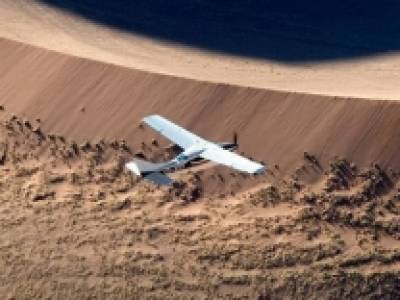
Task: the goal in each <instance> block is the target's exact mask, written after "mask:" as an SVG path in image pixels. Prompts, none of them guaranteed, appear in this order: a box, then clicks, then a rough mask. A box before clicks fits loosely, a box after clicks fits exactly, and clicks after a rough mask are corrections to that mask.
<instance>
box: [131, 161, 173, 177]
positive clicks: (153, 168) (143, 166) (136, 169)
mask: <svg viewBox="0 0 400 300" xmlns="http://www.w3.org/2000/svg"><path fill="white" fill-rule="evenodd" d="M166 165H167V163H152V162H149V161H145V160H142V159H138V158H135V159H134V160H133V161H130V162H128V163H127V164H126V165H125V166H126V167H127V168H128V170H130V171H131V172H133V173H135V174H136V175H138V176H140V175H146V174H147V173H152V172H158V171H160V170H161V169H162V168H163V167H165V166H166Z"/></svg>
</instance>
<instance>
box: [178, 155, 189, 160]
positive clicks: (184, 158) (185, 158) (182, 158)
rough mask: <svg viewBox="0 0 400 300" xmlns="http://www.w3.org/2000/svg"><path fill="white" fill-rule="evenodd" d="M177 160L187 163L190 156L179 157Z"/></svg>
mask: <svg viewBox="0 0 400 300" xmlns="http://www.w3.org/2000/svg"><path fill="white" fill-rule="evenodd" d="M177 159H178V161H185V160H188V159H189V156H187V155H179V156H178V157H177Z"/></svg>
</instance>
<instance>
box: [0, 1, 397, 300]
mask: <svg viewBox="0 0 400 300" xmlns="http://www.w3.org/2000/svg"><path fill="white" fill-rule="evenodd" d="M0 16H1V17H2V22H0V36H2V37H6V38H0V57H1V59H0V120H1V123H0V270H2V271H3V272H1V274H0V295H1V296H2V297H4V298H7V297H8V298H17V299H19V298H27V297H28V298H56V299H68V298H88V299H89V298H91V299H93V298H100V299H101V298H111V299H113V298H115V299H125V298H131V297H132V295H135V296H138V297H142V296H147V297H150V298H151V297H153V298H161V299H167V298H177V297H178V296H181V297H182V298H184V297H188V296H192V297H195V298H207V297H208V298H215V297H220V298H227V299H232V298H233V297H242V298H244V297H248V298H250V299H254V298H257V297H259V296H261V297H264V296H265V298H266V299H269V296H270V297H272V298H277V299H280V298H283V299H285V298H288V297H289V298H301V297H303V298H309V299H321V298H334V299H337V298H351V299H355V298H368V297H369V298H374V297H375V298H385V297H386V298H387V299H393V298H396V297H397V298H398V297H399V285H400V282H399V278H400V277H399V262H400V254H399V250H398V249H399V239H400V225H399V213H400V202H399V201H400V200H399V199H400V195H399V188H400V175H399V172H398V170H399V169H400V159H399V158H398V155H397V154H398V149H399V145H400V136H399V134H398V128H399V125H400V118H399V116H400V105H399V102H397V101H382V100H381V101H372V100H375V99H377V98H381V97H383V98H390V99H399V95H400V92H399V89H398V85H397V84H395V83H396V81H397V79H398V72H397V61H398V58H397V55H393V56H390V57H389V56H387V57H380V58H378V57H377V58H373V59H369V60H368V62H362V61H359V62H355V61H352V62H346V63H335V64H333V65H318V64H316V65H313V66H307V67H305V66H297V67H293V66H291V67H289V66H280V65H276V64H274V63H271V62H254V61H253V62H252V61H247V60H243V59H238V58H230V57H218V56H216V55H210V54H206V53H201V52H199V51H197V50H193V49H182V48H179V47H177V46H171V45H167V44H160V43H159V42H155V41H150V40H146V39H144V38H139V37H135V36H127V35H125V34H123V33H117V32H113V31H111V30H109V29H105V28H101V29H100V28H98V27H97V26H94V25H92V24H86V23H85V22H84V21H82V20H78V19H77V18H76V17H73V16H68V15H66V14H61V13H59V12H56V11H54V10H51V9H49V8H46V7H44V6H40V5H38V4H36V3H35V2H33V1H22V0H17V1H11V0H4V1H1V2H0ZM3 21H4V22H3ZM111 38H112V40H113V43H109V39H111ZM15 40H20V41H23V42H24V43H20V42H16V41H15ZM30 44H34V45H38V46H41V47H35V46H32V45H30ZM44 48H51V49H56V50H60V51H62V52H65V53H59V52H54V51H49V50H46V49H44ZM69 54H75V55H76V56H71V55H69ZM77 56H79V57H77ZM81 56H83V57H89V58H92V60H89V59H86V58H81ZM111 63H113V64H111ZM389 65H390V66H391V67H393V68H389ZM140 69H143V70H140ZM377 69H378V70H383V72H376V70H377ZM154 71H156V72H154ZM159 73H174V74H178V75H180V77H177V76H171V75H160V74H159ZM360 74H361V75H362V76H361V77H360ZM183 77H186V78H183ZM356 77H357V80H354V79H355V78H356ZM193 78H197V79H207V80H209V81H201V80H194V79H193ZM210 81H211V82H210ZM221 82H228V83H230V84H227V83H221ZM232 83H237V85H234V84H232ZM345 83H346V84H345ZM247 85H253V86H256V87H246V86H247ZM257 86H258V88H257ZM266 87H268V88H278V89H284V90H292V89H293V90H297V91H298V92H288V91H285V92H278V91H273V90H270V89H268V88H266ZM299 91H307V92H312V93H322V94H326V95H325V96H320V95H314V96H312V95H308V94H304V93H301V92H299ZM329 95H332V96H329ZM333 95H334V96H333ZM339 95H351V96H361V97H366V98H368V99H364V100H360V99H356V98H346V97H339ZM150 113H160V114H162V115H164V116H166V117H169V118H171V119H173V120H174V121H176V122H178V123H180V124H182V125H184V126H186V127H188V128H189V129H191V130H193V131H194V132H197V133H199V134H200V135H202V136H204V137H205V138H209V139H214V140H222V141H226V140H230V138H231V135H232V132H233V131H234V130H236V131H238V133H239V142H240V151H244V152H245V153H246V154H247V155H250V156H252V157H255V158H256V159H258V160H263V161H265V162H266V163H267V165H268V167H269V173H268V174H266V175H265V176H258V177H252V176H247V175H244V174H239V173H237V172H234V171H232V170H230V169H228V168H224V167H221V166H219V167H215V166H213V165H210V164H203V165H199V166H195V167H193V168H191V169H189V170H183V171H180V172H177V173H175V174H173V175H172V176H173V177H174V178H175V179H176V180H177V184H176V185H175V186H174V187H172V188H159V187H155V186H153V185H151V184H149V183H146V182H144V181H142V180H140V179H138V178H135V177H134V176H132V174H128V173H127V171H126V170H125V169H124V168H123V164H124V162H126V161H127V160H129V159H131V157H132V156H133V155H134V154H135V153H139V152H140V154H143V155H145V156H146V158H147V159H150V160H160V159H166V158H168V157H169V155H171V153H170V152H169V148H167V147H164V146H166V145H167V142H166V141H164V140H162V139H161V138H160V137H156V135H155V134H154V133H153V132H152V131H151V130H149V129H146V128H145V127H140V126H139V121H140V119H141V118H142V117H144V116H145V115H147V114H150ZM154 137H156V139H157V141H160V142H159V143H155V145H154V144H152V143H151V141H152V139H153V138H154ZM87 141H90V143H89V142H87ZM128 145H129V146H131V147H128ZM305 151H306V152H305ZM341 158H345V159H341Z"/></svg>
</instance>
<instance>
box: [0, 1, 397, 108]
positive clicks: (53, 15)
mask: <svg viewBox="0 0 400 300" xmlns="http://www.w3.org/2000/svg"><path fill="white" fill-rule="evenodd" d="M43 2H46V1H31V0H3V1H1V2H0V15H1V18H2V22H0V37H4V38H8V39H12V40H17V41H21V42H24V43H28V44H32V45H36V46H39V47H42V48H48V49H52V50H57V51H60V52H64V53H67V54H72V55H75V56H80V57H86V58H91V59H95V60H100V61H104V62H108V63H112V64H118V65H122V66H127V67H130V68H135V69H142V70H148V71H150V72H156V73H164V74H170V75H176V76H179V77H185V78H193V79H198V80H206V81H213V82H217V83H221V82H223V83H227V84H237V85H244V86H253V87H259V88H265V87H268V88H271V89H276V90H283V91H294V92H304V93H312V94H322V95H330V96H344V97H362V98H366V99H391V100H399V99H400V88H399V84H398V82H399V81H400V75H399V74H400V73H399V66H400V56H399V55H398V54H397V52H396V51H395V50H396V49H393V51H385V52H384V53H379V52H378V53H371V54H370V55H367V56H361V57H354V58H353V59H351V58H346V59H332V60H328V61H314V62H298V63H295V64H291V63H285V62H279V61H274V60H267V59H265V60H264V59H256V58H251V57H240V56H232V55H229V54H226V53H217V52H210V51H206V50H199V49H198V48H196V47H190V46H188V45H184V44H179V43H174V42H171V41H168V40H163V41H160V40H157V39H154V38H151V37H148V36H146V35H141V34H131V33H129V32H124V31H121V30H116V29H112V28H110V27H107V26H104V25H102V24H95V23H93V22H91V21H90V20H86V19H83V18H80V17H79V16H77V15H74V14H71V13H68V11H65V10H64V11H62V10H57V9H55V8H54V7H50V6H47V5H45V4H43ZM48 2H50V3H52V2H54V3H58V4H59V5H61V6H63V5H65V6H67V7H68V6H71V7H73V6H75V7H82V8H83V10H84V11H85V10H88V11H90V10H93V11H96V10H97V8H96V5H98V3H97V2H95V1H73V0H68V1H62V2H63V3H65V4H62V3H61V2H60V1H48ZM153 2H157V1H153ZM158 2H160V3H161V2H162V1H158ZM209 2H212V1H209ZM244 2H246V1H243V3H244ZM272 2H273V1H272ZM389 2H395V1H390V0H389ZM110 3H111V4H112V5H111V4H110ZM113 3H116V2H115V1H114V2H113V1H109V3H108V4H105V5H111V6H113V5H114V4H113ZM121 3H122V2H121ZM241 3H242V2H241ZM308 3H311V4H312V5H311V4H308V5H309V6H310V7H311V8H310V9H311V10H313V7H315V4H314V3H313V2H312V1H308ZM364 4H365V3H363V5H360V6H361V7H364V8H368V7H369V6H368V5H364ZM121 5H122V4H117V5H116V6H121ZM192 5H195V6H196V5H198V4H192ZM247 5H248V3H247ZM352 5H353V9H354V10H355V12H352V11H351V10H350V11H343V13H346V20H347V21H348V18H350V17H351V16H353V19H354V20H355V22H357V23H360V25H358V26H359V27H360V28H359V30H360V32H356V33H355V35H357V36H356V38H351V36H349V37H348V41H347V44H346V43H345V44H344V45H343V43H340V42H338V41H336V42H335V38H334V36H336V35H338V33H336V32H326V33H323V28H314V27H310V25H308V23H307V22H305V23H304V22H303V21H302V18H303V16H301V15H300V16H298V18H294V17H295V16H296V9H295V10H294V11H293V12H287V15H285V11H286V10H287V9H283V11H279V12H277V13H275V14H272V15H271V16H264V15H258V14H257V12H254V14H255V15H245V16H244V17H246V18H248V19H249V23H248V24H247V25H246V27H247V28H246V30H247V31H246V30H245V31H244V32H239V33H238V34H241V35H242V36H247V35H250V36H251V35H252V34H254V32H257V31H261V33H262V34H264V35H265V36H266V37H268V38H271V43H269V44H268V45H270V47H272V51H273V53H281V52H287V51H290V50H293V49H299V51H301V52H305V53H307V51H308V52H310V53H315V52H316V53H321V54H322V56H323V54H324V53H331V52H334V53H340V52H341V51H349V49H350V50H351V48H356V49H358V48H360V49H364V48H366V49H368V48H371V49H374V48H377V47H378V48H379V47H380V44H379V41H380V40H382V39H383V40H389V41H392V42H391V43H393V44H395V45H396V44H397V42H396V41H398V40H399V37H398V30H397V31H396V28H397V27H394V28H393V29H391V31H390V28H391V26H390V25H389V24H392V26H397V25H393V22H395V20H393V21H392V22H389V23H388V22H386V20H387V19H390V18H384V17H382V16H381V15H380V14H381V12H380V11H372V9H370V10H371V11H370V12H369V14H370V15H367V16H364V18H365V19H368V20H370V21H371V22H372V24H374V23H373V22H375V21H376V20H377V19H378V18H381V20H380V23H379V22H378V25H374V26H372V25H371V26H372V27H373V28H370V26H368V25H366V24H365V22H362V21H360V20H358V19H357V18H354V15H357V12H358V13H359V14H360V13H363V10H362V11H360V8H358V7H357V5H356V4H353V3H350V4H343V6H348V7H351V6H352ZM385 5H387V6H385ZM391 5H393V3H387V4H386V3H385V4H382V6H385V8H384V10H385V11H389V12H390V11H391V12H392V14H393V13H395V12H396V11H397V9H398V8H397V7H398V6H397V5H396V7H394V8H393V10H391V9H390V7H391ZM211 6H212V5H211ZM334 7H340V6H338V5H336V3H335V5H334ZM299 9H300V10H301V6H300V5H299ZM367 10H368V9H367ZM240 11H241V9H240V7H238V8H236V10H235V9H234V8H232V9H231V10H229V12H232V13H233V14H235V12H236V13H237V12H239V15H238V17H240V16H241V13H240ZM229 12H228V13H227V14H229ZM105 13H108V11H106V12H105ZM221 13H222V14H224V12H219V13H217V14H216V16H219V15H220V14H221ZM321 13H324V12H323V11H322V12H321ZM337 13H338V14H340V10H338V11H337ZM111 14H112V13H111ZM122 15H123V14H121V13H120V14H118V15H117V17H118V18H123V16H122ZM312 16H313V15H312ZM135 17H136V18H138V19H137V20H131V19H127V20H125V22H126V23H128V24H129V23H132V22H133V23H134V24H141V23H145V24H147V23H148V22H149V21H150V22H151V21H152V20H159V17H158V16H157V12H155V14H154V15H151V16H147V15H143V16H140V15H135ZM162 17H164V18H166V16H165V15H164V16H161V18H162ZM208 17H210V18H211V20H212V24H213V26H215V27H216V28H225V27H226V24H225V22H224V21H223V20H224V19H223V18H222V19H218V18H217V19H213V14H212V12H210V16H208ZM231 17H232V16H229V15H228V16H227V18H228V19H229V18H231ZM263 17H266V18H267V19H270V22H269V23H268V24H266V25H265V26H264V27H262V28H258V27H257V26H252V24H251V22H252V20H260V19H262V18H263ZM320 17H321V16H320ZM332 17H333V18H335V21H336V22H337V23H338V27H339V28H341V30H342V31H343V34H344V35H347V36H348V35H349V32H348V30H345V28H342V27H344V26H347V24H346V23H343V21H344V20H342V18H340V17H338V16H332ZM362 17H363V15H362V14H361V15H360V18H362ZM327 18H328V17H327ZM328 19H329V18H328ZM331 21H332V20H330V21H329V22H325V21H323V22H322V23H323V24H326V23H330V22H331ZM155 23H157V22H155ZM379 24H380V25H381V26H379ZM396 24H397V23H396ZM377 26H379V27H377ZM228 27H229V26H228ZM253 27H254V28H253ZM388 28H389V29H388ZM165 30H169V32H171V33H173V32H174V30H175V29H174V28H173V27H171V28H165ZM291 30H295V31H296V32H298V36H297V35H296V36H293V34H292V33H291ZM387 30H389V32H386V31H387ZM236 31H237V30H231V31H228V30H226V31H225V32H223V36H224V39H225V40H228V41H229V40H230V39H231V38H232V39H235V32H236ZM308 31H310V33H309V34H307V33H308ZM321 31H322V33H323V34H322V33H321ZM371 31H373V33H371V34H373V36H371V37H370V38H369V40H370V41H369V42H365V41H364V42H363V41H362V40H361V41H358V40H359V39H361V38H362V36H365V35H368V34H369V32H371ZM301 32H304V35H301ZM313 32H317V36H320V35H321V34H322V37H321V39H320V40H318V39H317V40H316V37H315V34H312V33H313ZM310 35H311V36H310ZM238 46H241V47H242V48H243V47H245V48H247V49H250V50H252V49H253V50H254V49H257V44H255V45H254V44H252V40H251V39H250V40H249V41H247V43H246V42H243V43H241V44H240V45H238ZM288 47H290V49H289V50H288V49H287V48H288ZM343 47H344V48H343ZM264 48H265V47H264ZM267 49H268V48H267ZM388 50H389V49H388Z"/></svg>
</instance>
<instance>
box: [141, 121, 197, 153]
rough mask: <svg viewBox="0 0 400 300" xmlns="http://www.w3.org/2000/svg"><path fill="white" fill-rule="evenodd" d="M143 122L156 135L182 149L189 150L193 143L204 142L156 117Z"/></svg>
mask: <svg viewBox="0 0 400 300" xmlns="http://www.w3.org/2000/svg"><path fill="white" fill-rule="evenodd" d="M143 121H144V122H145V123H146V124H147V125H149V126H150V127H151V128H153V129H154V130H155V131H157V132H158V133H160V134H162V135H163V136H165V137H166V138H167V139H169V140H170V141H172V142H173V143H175V144H177V145H179V146H180V147H182V148H183V149H186V148H189V147H190V146H192V145H193V144H195V143H198V142H205V140H204V139H202V138H201V137H199V136H197V135H195V134H193V133H191V132H189V131H187V130H186V129H184V128H182V127H180V126H178V125H176V124H175V123H172V122H171V121H169V120H167V119H165V118H163V117H161V116H158V115H152V116H148V117H146V118H144V119H143Z"/></svg>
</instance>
